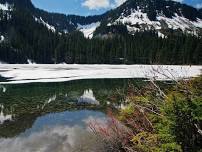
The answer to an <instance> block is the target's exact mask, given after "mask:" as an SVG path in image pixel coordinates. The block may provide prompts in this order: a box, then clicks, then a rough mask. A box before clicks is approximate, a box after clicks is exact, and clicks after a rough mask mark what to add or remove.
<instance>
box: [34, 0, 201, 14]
mask: <svg viewBox="0 0 202 152" xmlns="http://www.w3.org/2000/svg"><path fill="white" fill-rule="evenodd" d="M125 1H126V0H32V2H33V4H34V5H35V6H36V7H38V8H41V9H44V10H47V11H49V12H58V13H64V14H77V15H82V16H87V15H95V14H101V13H103V12H105V11H107V10H109V9H112V8H115V7H117V6H119V5H121V4H122V3H123V2H125ZM175 1H180V2H182V3H186V4H189V5H192V6H194V7H197V8H201V7H202V0H175Z"/></svg>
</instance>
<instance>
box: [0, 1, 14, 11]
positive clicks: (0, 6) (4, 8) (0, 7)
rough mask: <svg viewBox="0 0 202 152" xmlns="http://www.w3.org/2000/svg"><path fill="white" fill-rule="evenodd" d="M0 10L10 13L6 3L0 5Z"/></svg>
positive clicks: (9, 7)
mask: <svg viewBox="0 0 202 152" xmlns="http://www.w3.org/2000/svg"><path fill="white" fill-rule="evenodd" d="M0 10H3V11H11V10H12V9H11V6H10V5H9V4H8V3H6V4H0Z"/></svg>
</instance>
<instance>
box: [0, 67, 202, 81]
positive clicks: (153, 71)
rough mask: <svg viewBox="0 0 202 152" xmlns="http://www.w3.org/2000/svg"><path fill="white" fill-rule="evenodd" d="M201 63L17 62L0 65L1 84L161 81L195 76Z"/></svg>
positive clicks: (201, 68) (200, 69)
mask: <svg viewBox="0 0 202 152" xmlns="http://www.w3.org/2000/svg"><path fill="white" fill-rule="evenodd" d="M201 71H202V66H175V65H68V64H57V65H39V64H33V65H17V64H0V77H3V78H6V79H7V80H8V82H2V81H1V80H0V84H9V83H10V84H15V83H33V82H64V81H71V80H79V79H99V78H155V79H158V80H168V79H173V78H175V79H181V78H189V77H196V76H198V75H200V74H201Z"/></svg>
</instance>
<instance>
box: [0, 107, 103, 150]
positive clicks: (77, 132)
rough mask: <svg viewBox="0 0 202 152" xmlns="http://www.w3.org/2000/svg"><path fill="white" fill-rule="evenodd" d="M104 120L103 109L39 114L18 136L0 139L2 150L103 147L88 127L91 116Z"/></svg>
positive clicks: (88, 148) (96, 148)
mask: <svg viewBox="0 0 202 152" xmlns="http://www.w3.org/2000/svg"><path fill="white" fill-rule="evenodd" d="M92 118H93V119H96V120H100V121H105V119H106V117H105V115H104V114H103V113H101V112H95V111H88V110H81V111H75V112H68V111H67V112H63V113H55V114H48V115H45V116H42V117H39V118H38V119H37V120H36V121H35V123H34V124H33V127H32V128H31V129H28V130H26V131H25V133H23V134H21V135H20V136H18V137H14V138H10V139H5V138H1V139H0V149H1V150H2V151H3V152H22V151H27V152H36V151H41V152H67V151H68V152H73V151H77V152H79V151H82V152H89V151H99V150H100V151H102V147H101V144H100V142H97V140H96V139H95V138H96V137H95V136H94V135H93V134H92V133H91V132H90V131H89V130H88V124H87V122H88V120H89V119H92Z"/></svg>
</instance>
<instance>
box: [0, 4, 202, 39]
mask: <svg viewBox="0 0 202 152" xmlns="http://www.w3.org/2000/svg"><path fill="white" fill-rule="evenodd" d="M1 4H2V5H9V6H11V7H13V8H15V9H16V8H17V9H20V10H26V11H28V12H30V13H31V14H32V16H33V17H34V19H35V21H36V22H38V23H42V24H44V25H46V26H47V27H49V28H50V29H51V30H52V31H55V30H57V31H59V32H66V33H68V32H72V31H74V30H80V31H82V32H83V33H84V35H85V36H86V37H89V38H92V36H93V33H94V32H95V33H96V34H94V35H97V34H108V33H109V32H110V33H111V32H113V31H115V32H117V30H116V28H117V26H116V25H119V26H120V24H122V25H124V26H126V27H127V31H128V32H129V33H130V34H134V33H135V32H136V31H145V30H155V31H157V32H158V34H159V36H162V37H163V36H166V34H167V32H168V31H169V30H175V31H178V32H179V31H181V32H186V33H191V34H194V35H200V33H201V29H202V11H201V9H200V10H197V9H196V8H193V7H191V6H188V5H185V4H181V3H178V2H174V1H171V0H128V1H126V2H125V3H124V4H122V5H121V6H120V7H118V8H116V9H113V10H111V11H108V12H106V13H104V14H102V15H96V16H88V17H82V16H76V15H63V14H58V13H48V12H46V11H43V10H40V9H38V8H35V7H34V6H33V4H32V3H31V1H30V0H1ZM97 27H100V28H98V30H96V28H97Z"/></svg>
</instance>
